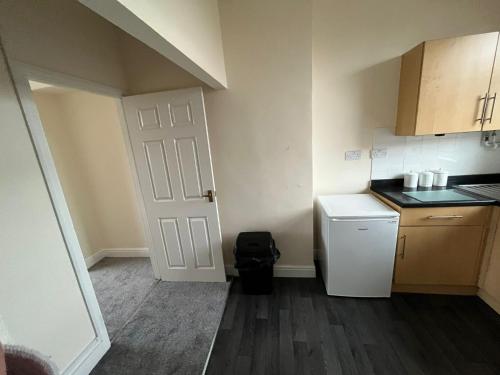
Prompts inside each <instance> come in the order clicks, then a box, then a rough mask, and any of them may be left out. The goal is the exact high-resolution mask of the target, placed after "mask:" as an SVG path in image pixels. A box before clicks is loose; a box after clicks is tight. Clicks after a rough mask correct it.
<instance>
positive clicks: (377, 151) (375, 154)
mask: <svg viewBox="0 0 500 375" xmlns="http://www.w3.org/2000/svg"><path fill="white" fill-rule="evenodd" d="M371 154H372V159H386V158H387V149H386V148H374V149H372V152H371Z"/></svg>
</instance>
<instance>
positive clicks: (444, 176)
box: [432, 169, 448, 186]
mask: <svg viewBox="0 0 500 375" xmlns="http://www.w3.org/2000/svg"><path fill="white" fill-rule="evenodd" d="M432 184H433V185H434V186H446V185H447V184H448V172H446V171H443V170H441V169H440V170H437V171H434V179H433V182H432Z"/></svg>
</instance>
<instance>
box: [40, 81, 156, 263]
mask: <svg viewBox="0 0 500 375" xmlns="http://www.w3.org/2000/svg"><path fill="white" fill-rule="evenodd" d="M34 99H35V102H36V104H37V107H38V111H39V113H40V118H41V120H42V123H43V127H44V130H45V136H46V137H47V141H48V143H49V146H50V149H51V152H52V156H53V158H54V162H55V165H56V168H57V172H58V176H59V179H60V181H61V185H62V188H63V191H64V195H65V198H66V202H67V203H68V206H69V210H70V213H71V218H72V220H73V224H74V225H75V229H76V232H77V235H78V240H79V242H80V246H81V248H82V251H83V254H84V256H85V257H88V256H90V255H92V254H94V253H96V252H97V251H99V250H101V249H134V248H135V249H137V248H145V247H146V243H145V239H144V232H143V226H142V224H141V221H140V213H139V209H138V207H139V206H138V200H137V195H136V194H135V192H134V184H133V180H132V173H131V170H130V164H129V161H128V156H127V153H126V149H125V139H124V137H123V133H122V130H121V125H120V119H119V112H118V111H119V110H121V109H119V108H118V107H117V102H116V100H115V99H113V98H109V97H105V96H101V95H95V94H90V93H86V92H83V91H77V90H61V89H51V88H49V89H42V90H37V91H35V92H34Z"/></svg>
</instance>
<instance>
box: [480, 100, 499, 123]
mask: <svg viewBox="0 0 500 375" xmlns="http://www.w3.org/2000/svg"><path fill="white" fill-rule="evenodd" d="M490 100H493V104H492V105H491V112H490V117H488V118H485V119H484V120H483V124H484V123H485V122H486V121H488V122H489V123H490V124H491V120H492V119H493V111H494V110H495V103H496V101H497V93H495V95H493V96H490V97H488V99H487V100H486V101H485V103H486V109H485V110H484V114H485V115H486V112H487V111H488V103H489V102H490Z"/></svg>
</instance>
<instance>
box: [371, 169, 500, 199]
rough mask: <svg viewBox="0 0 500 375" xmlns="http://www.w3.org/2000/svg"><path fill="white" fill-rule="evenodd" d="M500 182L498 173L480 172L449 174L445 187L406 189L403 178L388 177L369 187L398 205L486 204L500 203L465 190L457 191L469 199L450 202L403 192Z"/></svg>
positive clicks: (374, 181) (372, 182)
mask: <svg viewBox="0 0 500 375" xmlns="http://www.w3.org/2000/svg"><path fill="white" fill-rule="evenodd" d="M493 183H500V174H481V175H467V176H450V177H449V178H448V186H446V187H433V188H418V189H408V188H405V187H403V179H402V178H396V179H389V180H372V181H371V185H370V189H371V191H373V192H375V193H378V194H380V195H381V196H383V197H384V198H387V199H388V200H390V201H391V202H394V203H395V204H397V205H398V206H400V207H452V206H488V205H500V202H498V201H496V200H495V199H490V198H486V197H483V196H480V195H476V194H472V193H469V192H465V191H462V190H460V191H457V192H459V193H460V194H462V195H465V196H469V197H470V198H471V199H470V200H465V201H452V202H442V201H439V202H421V201H419V200H417V199H414V198H411V197H410V196H408V195H405V194H403V192H405V191H406V192H407V191H421V190H423V191H429V190H445V189H451V190H454V187H455V186H456V185H469V184H493Z"/></svg>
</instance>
